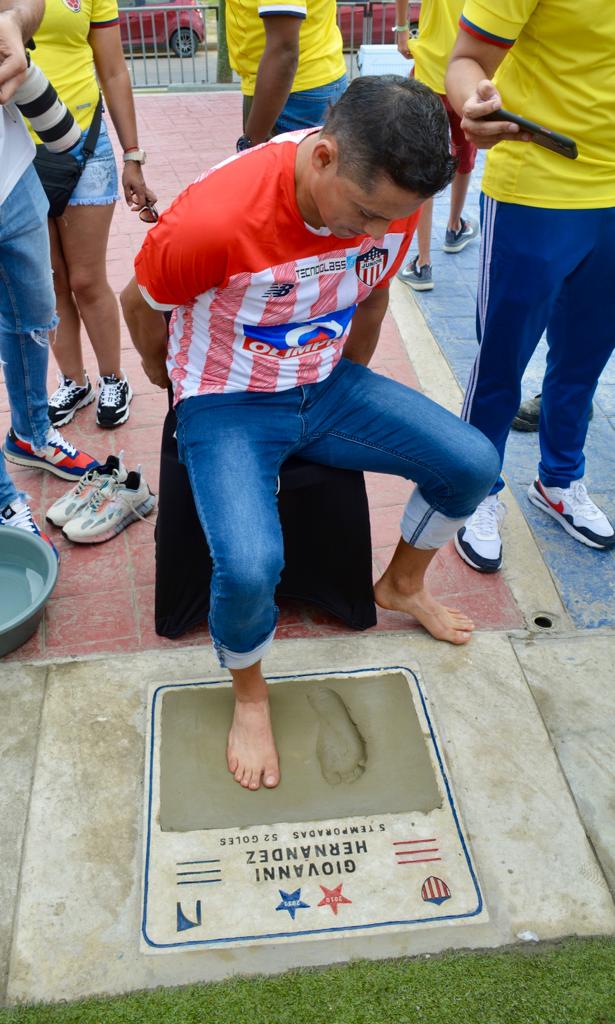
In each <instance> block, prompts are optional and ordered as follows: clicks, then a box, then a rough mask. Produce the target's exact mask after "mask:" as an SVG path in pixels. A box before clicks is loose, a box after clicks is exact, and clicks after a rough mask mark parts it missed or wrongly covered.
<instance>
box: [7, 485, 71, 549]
mask: <svg viewBox="0 0 615 1024" xmlns="http://www.w3.org/2000/svg"><path fill="white" fill-rule="evenodd" d="M0 526H10V527H12V528H13V529H16V530H25V531H26V533H31V534H33V536H35V537H40V538H41V540H44V541H45V544H49V547H50V548H51V550H52V551H53V553H54V555H55V556H56V558H59V557H60V556H59V555H58V552H57V550H56V547H55V545H54V544H53V543H52V541H51V540H50V539H49V537H48V536H47V534H46V533H43V531H42V530H41V528H40V527H39V525H38V523H37V522H36V520H35V518H34V516H33V515H32V510H31V509H30V506H29V505H28V504H27V503H26V502H25V501H23V499H22V498H15V499H14V500H13V501H12V502H11V503H10V504H9V505H7V506H6V508H3V509H1V510H0Z"/></svg>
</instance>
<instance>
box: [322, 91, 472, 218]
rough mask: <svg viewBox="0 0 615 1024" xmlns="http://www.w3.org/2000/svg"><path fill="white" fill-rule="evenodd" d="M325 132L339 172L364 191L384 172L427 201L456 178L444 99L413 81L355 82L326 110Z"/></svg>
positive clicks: (370, 187) (369, 188)
mask: <svg viewBox="0 0 615 1024" xmlns="http://www.w3.org/2000/svg"><path fill="white" fill-rule="evenodd" d="M323 134H324V135H330V136H333V137H334V138H335V140H336V142H337V146H338V153H339V162H340V173H342V174H344V175H346V176H347V177H350V178H352V179H353V180H355V181H356V182H357V183H358V184H360V185H361V187H362V188H364V189H365V191H367V192H369V191H370V190H371V189H372V188H373V186H374V184H375V182H376V180H377V178H378V177H379V176H380V175H381V174H386V175H387V176H388V177H389V178H390V179H391V180H392V181H393V182H394V183H395V184H396V185H399V187H400V188H404V189H407V190H408V191H409V192H414V193H416V194H417V195H419V196H424V197H425V198H428V197H429V196H433V195H435V194H436V192H440V191H441V190H442V189H443V188H445V187H446V186H447V185H448V184H449V182H450V181H451V180H452V178H453V176H454V174H455V168H456V166H457V161H456V159H455V158H454V157H452V156H451V154H450V148H449V127H448V117H447V115H446V111H445V109H444V106H443V105H442V101H441V100H440V98H439V97H438V96H437V95H436V93H435V92H432V90H431V89H428V88H427V86H426V85H423V84H422V82H417V81H416V80H415V79H414V78H402V77H401V75H377V76H376V75H373V76H370V75H367V76H365V77H364V78H355V80H354V81H353V82H352V83H351V84H350V85H349V87H348V89H347V90H346V92H345V93H344V95H343V96H342V97H341V99H339V100H338V101H337V103H336V104H335V106H334V107H332V108H331V110H330V111H329V114H328V117H327V120H326V122H325V125H324V128H323Z"/></svg>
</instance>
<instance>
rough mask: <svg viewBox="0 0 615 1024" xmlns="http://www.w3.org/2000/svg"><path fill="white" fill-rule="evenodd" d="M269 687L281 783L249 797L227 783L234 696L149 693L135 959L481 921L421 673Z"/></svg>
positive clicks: (170, 688) (292, 681)
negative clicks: (216, 947) (140, 923)
mask: <svg viewBox="0 0 615 1024" xmlns="http://www.w3.org/2000/svg"><path fill="white" fill-rule="evenodd" d="M269 686H270V699H271V707H272V720H273V727H274V732H275V735H276V736H277V738H278V744H279V753H280V766H281V772H282V781H281V783H280V785H279V786H278V787H277V788H276V789H272V790H268V789H265V788H262V789H260V790H259V791H258V792H256V793H251V792H249V791H247V790H244V789H242V788H241V787H240V786H238V785H237V783H236V782H234V780H233V778H232V776H231V775H230V773H229V772H228V770H227V767H226V761H225V754H224V751H225V741H226V734H227V731H228V727H229V723H230V719H231V715H232V708H233V698H232V691H231V688H230V686H229V683H228V682H227V681H226V680H220V681H216V682H211V681H207V682H202V683H200V684H196V685H195V684H179V685H177V684H172V683H171V684H169V685H167V686H164V685H163V686H158V687H154V688H153V689H152V693H151V709H150V714H149V716H148V717H149V718H150V721H151V723H152V725H151V730H150V734H149V737H148V750H147V764H148V769H147V772H146V801H147V815H146V825H145V834H146V843H145V857H144V864H145V868H144V880H143V928H142V948H143V949H144V951H145V952H171V951H179V950H182V949H185V948H186V947H189V948H194V947H198V946H208V945H209V946H211V945H216V944H222V943H224V944H225V945H226V946H228V945H229V944H231V943H232V944H240V943H253V942H274V941H275V942H276V943H279V942H280V941H283V940H296V939H298V938H299V937H305V936H313V937H315V938H322V937H327V936H329V935H330V934H331V933H332V932H333V933H338V934H339V933H342V932H344V931H348V932H349V933H352V932H354V931H368V930H369V931H372V932H373V931H374V930H378V931H381V930H386V929H397V928H401V927H405V928H408V927H421V926H423V927H425V926H426V925H432V924H433V923H434V922H436V921H441V922H449V923H454V924H460V923H462V922H464V921H473V920H474V919H477V918H478V919H480V920H481V921H486V920H487V912H486V909H485V904H484V898H483V895H482V893H481V890H480V885H479V882H478V877H477V871H476V867H475V865H474V864H473V861H472V856H471V852H470V849H469V845H468V842H467V838H466V836H465V835H464V831H463V826H462V823H461V820H460V817H459V811H458V808H457V806H456V804H455V800H454V797H453V792H452V783H451V780H450V776H449V773H448V771H447V769H446V766H445V764H444V759H443V753H442V748H441V744H440V743H439V741H438V738H437V734H436V729H435V724H434V722H433V721H432V718H431V716H430V714H429V711H428V709H427V703H426V695H425V682H424V680H423V681H422V680H420V679H419V675H418V671H417V670H412V669H411V668H409V667H405V668H402V667H400V668H396V669H391V670H388V671H386V670H385V671H383V670H379V669H378V668H376V669H370V668H366V669H364V670H362V671H353V672H349V673H344V672H341V673H340V672H337V673H325V674H306V675H296V676H293V677H291V678H285V679H284V678H281V679H280V678H277V679H276V678H275V677H273V678H272V677H271V676H270V677H269ZM229 885H232V887H233V899H232V900H231V901H229Z"/></svg>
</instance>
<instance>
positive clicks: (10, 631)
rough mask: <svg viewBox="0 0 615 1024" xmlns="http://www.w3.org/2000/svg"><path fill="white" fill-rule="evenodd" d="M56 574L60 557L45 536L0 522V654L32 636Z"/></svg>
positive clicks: (0, 655)
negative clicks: (43, 537)
mask: <svg viewBox="0 0 615 1024" xmlns="http://www.w3.org/2000/svg"><path fill="white" fill-rule="evenodd" d="M57 578H58V561H57V558H56V556H55V555H54V553H53V551H52V550H51V548H50V547H49V545H48V544H46V543H45V541H44V540H41V538H40V537H35V536H34V535H33V534H31V533H26V531H25V530H19V529H17V528H16V527H14V526H0V657H2V655H4V654H8V653H9V651H14V650H15V648H16V647H20V646H21V644H23V643H25V642H26V640H28V639H29V637H31V636H32V634H33V633H34V631H35V629H36V627H37V626H38V624H39V622H40V621H41V618H42V615H43V608H44V607H45V602H46V601H47V600H48V598H49V595H50V594H51V591H52V590H53V588H54V586H55V584H56V580H57Z"/></svg>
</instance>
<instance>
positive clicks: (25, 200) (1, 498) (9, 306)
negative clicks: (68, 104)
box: [0, 167, 58, 509]
mask: <svg viewBox="0 0 615 1024" xmlns="http://www.w3.org/2000/svg"><path fill="white" fill-rule="evenodd" d="M48 208H49V204H48V202H47V197H46V196H45V193H44V191H43V188H42V186H41V184H40V182H39V180H38V175H37V173H36V171H35V170H34V168H33V167H29V168H28V169H27V171H25V173H24V174H23V175H22V177H21V178H20V179H19V181H18V182H17V184H16V185H15V188H14V189H13V191H12V192H11V193H10V195H9V196H7V198H6V199H5V200H4V202H3V203H2V205H0V359H1V360H2V371H3V375H4V380H5V383H6V389H7V392H8V397H9V405H10V408H11V422H12V425H13V429H14V431H15V433H16V434H17V436H18V437H20V438H21V439H22V441H28V442H29V443H30V444H31V445H32V446H33V447H34V448H37V449H38V448H43V447H44V446H45V444H46V442H47V433H48V430H49V426H50V423H49V415H48V410H47V361H48V357H49V340H48V332H49V331H50V330H51V329H52V328H53V327H55V326H56V324H57V322H58V321H57V317H56V315H55V305H56V300H55V294H54V290H53V279H52V276H51V262H50V259H49V230H48V227H47V210H48ZM17 497H20V498H23V497H25V495H24V494H23V493H20V492H18V491H17V489H16V487H15V485H14V484H13V481H12V480H11V478H10V476H9V475H8V473H7V471H6V466H5V463H4V457H3V455H2V453H1V452H0V509H3V508H5V507H6V505H7V504H8V503H9V502H12V501H14V500H15V498H17Z"/></svg>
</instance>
